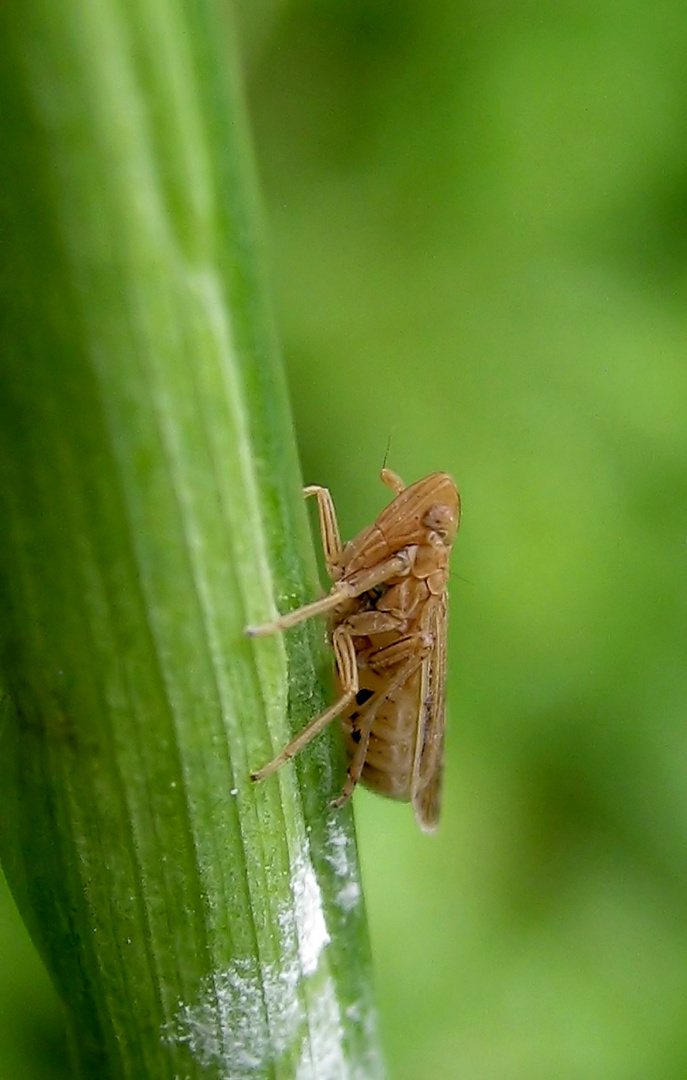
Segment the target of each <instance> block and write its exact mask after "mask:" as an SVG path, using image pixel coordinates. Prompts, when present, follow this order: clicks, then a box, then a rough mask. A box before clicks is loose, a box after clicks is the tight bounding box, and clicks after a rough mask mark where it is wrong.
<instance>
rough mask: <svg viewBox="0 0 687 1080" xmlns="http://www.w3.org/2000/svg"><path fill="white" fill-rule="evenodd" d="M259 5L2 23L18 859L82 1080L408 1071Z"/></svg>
mask: <svg viewBox="0 0 687 1080" xmlns="http://www.w3.org/2000/svg"><path fill="white" fill-rule="evenodd" d="M226 14H227V13H226V10H225V5H224V4H223V3H220V2H219V0H197V2H196V3H189V4H187V5H181V4H177V3H174V2H172V0H142V2H140V3H138V4H133V3H126V2H124V0H59V2H57V0H37V2H36V3H35V4H32V5H31V8H30V9H28V10H27V9H21V8H20V7H19V5H18V4H16V3H10V4H8V5H5V6H4V8H3V11H2V14H0V39H1V43H0V109H1V112H2V116H3V129H4V134H5V139H4V146H3V153H2V155H0V218H1V219H2V224H1V229H2V235H3V236H4V237H5V239H6V243H5V245H4V253H3V262H2V267H1V269H0V274H1V281H2V292H3V300H2V338H1V341H2V365H1V369H0V513H1V515H2V518H1V520H2V528H1V529H0V590H1V593H2V613H3V617H2V629H1V631H0V634H1V638H0V641H1V648H2V654H1V657H0V664H1V667H0V679H1V680H2V684H3V687H4V690H5V691H6V696H5V698H4V700H3V705H2V718H1V720H0V759H1V762H2V789H1V794H0V844H1V850H2V857H3V865H4V868H5V872H6V875H7V878H8V881H9V883H10V886H11V888H12V890H13V893H14V895H15V898H16V900H17V903H18V905H19V907H20V910H21V912H22V914H23V916H24V918H25V920H26V921H27V924H28V925H29V927H30V930H31V933H32V935H33V938H34V940H35V942H36V944H37V946H38V947H39V950H40V952H41V954H42V956H43V958H44V960H45V962H46V964H47V965H48V968H49V970H50V972H51V975H52V977H53V979H54V981H55V984H56V986H57V988H58V991H59V993H60V995H61V997H62V999H63V1001H64V1002H65V1005H66V1010H67V1014H68V1021H69V1030H70V1042H71V1045H72V1048H73V1057H74V1062H75V1069H77V1070H78V1071H79V1073H80V1075H82V1076H84V1077H89V1078H91V1077H94V1076H98V1077H103V1078H107V1077H112V1078H119V1077H131V1078H142V1077H154V1078H155V1080H164V1078H167V1077H169V1078H170V1080H171V1078H172V1077H176V1076H184V1077H196V1076H198V1077H199V1076H203V1077H212V1076H216V1077H231V1078H232V1080H240V1078H242V1077H248V1076H250V1077H261V1076H265V1077H280V1078H281V1077H284V1078H288V1077H296V1076H297V1077H298V1078H299V1080H306V1078H310V1077H312V1078H315V1077H317V1080H327V1078H329V1077H332V1078H334V1077H344V1076H359V1077H374V1076H378V1075H380V1073H381V1066H380V1065H379V1057H378V1052H377V1048H376V1042H375V1035H374V1021H373V1012H372V1006H371V994H370V987H369V977H370V976H369V956H368V947H367V939H366V931H365V925H364V913H363V908H362V898H361V894H360V885H359V877H358V871H357V863H356V856H355V841H354V834H353V825H352V818H351V814H350V811H349V810H346V811H344V812H340V813H334V812H332V811H331V810H330V808H329V800H330V798H331V797H332V795H333V794H334V793H336V792H337V790H338V787H339V785H340V782H341V774H342V761H341V751H340V749H338V750H337V748H336V747H337V743H336V740H335V738H334V736H333V735H332V734H330V735H329V736H325V737H324V738H323V739H322V740H320V742H319V744H318V745H317V746H316V747H314V748H313V749H312V751H308V752H306V754H305V755H304V761H303V762H302V763H298V765H297V766H296V768H294V767H293V766H289V767H287V768H285V769H284V770H282V772H281V773H280V774H279V776H278V777H274V778H272V779H270V780H269V781H266V782H265V783H264V784H263V785H261V786H260V787H258V788H255V787H254V786H252V785H251V784H250V781H249V779H248V774H249V771H250V769H251V768H255V767H257V766H259V765H260V764H262V763H264V761H265V760H266V759H267V758H268V757H269V756H270V754H271V751H272V748H273V747H274V746H276V745H278V744H279V743H281V742H282V741H284V740H285V739H286V738H287V736H288V732H289V730H290V729H291V725H293V726H298V725H299V724H301V723H302V722H304V721H305V720H306V719H307V718H308V717H309V716H311V715H312V714H313V713H314V712H315V711H316V710H317V709H319V708H320V707H321V705H322V701H323V694H322V687H321V683H322V675H323V672H324V671H325V665H326V654H325V653H324V649H323V635H322V627H321V626H317V627H305V628H302V629H301V630H298V631H294V632H293V633H292V634H291V635H289V636H288V639H286V640H282V639H281V638H275V639H270V640H265V641H260V642H251V641H248V640H247V639H245V638H244V636H243V633H242V630H243V627H244V626H245V625H246V623H247V622H256V621H259V620H261V619H264V618H266V617H269V616H270V615H271V614H272V613H273V610H274V604H275V603H277V604H278V605H280V606H287V605H288V606H290V605H293V604H296V603H298V602H300V601H301V600H303V599H305V598H309V597H310V596H312V595H313V590H314V589H315V588H316V584H315V581H314V575H313V563H312V556H311V554H310V552H309V549H308V543H309V541H308V539H307V529H306V518H305V511H304V508H303V505H302V502H301V499H300V493H299V488H300V484H301V480H300V476H299V470H298V464H297V457H296V451H295V444H294V438H293V432H292V427H291V418H290V413H289V408H288V403H287V397H286V392H285V384H284V377H283V373H282V369H281V366H280V363H279V358H278V355H277V350H276V345H275V339H274V334H273V331H272V326H271V322H270V317H269V312H268V310H267V308H266V305H265V300H264V285H263V282H262V279H261V272H260V259H259V258H258V257H256V230H255V220H256V218H255V206H254V203H255V195H254V181H253V177H252V173H251V167H250V155H249V153H248V151H247V139H246V134H245V123H244V114H243V109H242V104H241V98H240V92H239V87H238V80H237V72H236V67H237V65H236V52H235V49H234V46H233V43H232V38H231V27H228V26H227V25H226V24H225V19H226ZM297 775H298V779H299V780H300V783H297Z"/></svg>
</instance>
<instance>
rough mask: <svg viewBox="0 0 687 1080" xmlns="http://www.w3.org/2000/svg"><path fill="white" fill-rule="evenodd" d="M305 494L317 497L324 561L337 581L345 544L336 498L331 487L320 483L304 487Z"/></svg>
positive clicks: (332, 577) (333, 578) (307, 496)
mask: <svg viewBox="0 0 687 1080" xmlns="http://www.w3.org/2000/svg"><path fill="white" fill-rule="evenodd" d="M303 494H304V496H305V497H306V499H308V498H310V496H311V495H314V496H315V497H316V499H317V512H318V515H319V518H320V535H321V536H322V549H323V551H324V561H325V565H326V567H327V573H328V574H329V576H330V578H331V579H332V581H336V579H337V578H338V577H340V576H341V573H340V567H341V556H342V554H343V544H342V543H341V534H340V532H339V522H338V521H337V518H336V510H335V509H334V500H333V499H332V496H331V492H330V491H329V488H325V487H320V486H319V484H311V485H310V486H309V487H306V488H303Z"/></svg>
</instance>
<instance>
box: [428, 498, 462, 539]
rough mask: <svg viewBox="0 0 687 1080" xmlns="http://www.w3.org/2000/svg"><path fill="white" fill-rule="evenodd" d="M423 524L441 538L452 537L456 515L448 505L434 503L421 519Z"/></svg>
mask: <svg viewBox="0 0 687 1080" xmlns="http://www.w3.org/2000/svg"><path fill="white" fill-rule="evenodd" d="M422 523H423V525H426V527H427V528H428V529H431V530H432V531H433V532H435V533H437V534H438V535H439V536H440V537H441V539H442V540H447V539H448V538H449V537H451V538H452V537H453V536H454V535H455V531H456V524H457V522H456V516H455V514H454V513H453V511H452V510H451V508H450V507H449V506H444V504H443V503H434V505H433V506H430V508H429V510H428V511H427V513H426V514H425V516H424V518H423V519H422Z"/></svg>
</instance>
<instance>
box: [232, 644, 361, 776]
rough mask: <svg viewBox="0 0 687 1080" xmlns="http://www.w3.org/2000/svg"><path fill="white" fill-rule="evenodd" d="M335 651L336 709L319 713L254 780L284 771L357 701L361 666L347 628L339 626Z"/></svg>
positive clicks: (257, 773)
mask: <svg viewBox="0 0 687 1080" xmlns="http://www.w3.org/2000/svg"><path fill="white" fill-rule="evenodd" d="M332 648H333V650H334V656H335V659H336V671H337V674H338V677H339V683H340V685H341V695H340V696H339V697H338V698H337V700H336V701H335V702H334V704H333V705H330V706H329V708H328V709H325V711H324V712H323V713H320V715H319V716H316V717H315V719H314V720H311V721H310V723H309V724H307V725H306V726H305V727H304V728H303V730H302V731H300V732H299V733H298V735H296V737H295V739H292V740H291V742H290V743H289V744H288V745H287V746H285V747H284V749H283V750H282V751H281V752H280V753H279V754H277V756H276V757H275V758H273V759H272V761H270V762H269V763H268V764H267V765H265V766H264V768H262V769H259V770H258V771H257V772H254V773H251V777H250V778H251V780H264V779H265V777H266V776H270V775H271V773H273V772H276V771H277V769H279V768H281V766H282V765H284V764H285V763H286V762H287V761H289V760H290V759H291V758H292V757H295V755H296V754H297V753H298V752H299V751H300V750H302V749H303V747H304V746H307V745H308V743H309V742H310V741H311V740H312V739H314V738H315V736H316V735H319V733H320V732H321V731H324V729H325V728H326V727H327V725H328V724H331V722H332V720H335V719H336V717H337V716H340V715H341V713H343V712H345V711H346V709H347V708H348V706H349V705H350V704H351V703H352V702H353V701H354V699H355V695H356V694H357V693H358V690H359V683H358V665H357V662H356V655H355V646H354V645H353V638H352V637H351V634H350V632H349V631H348V630H347V628H346V627H345V626H338V627H337V628H336V630H335V631H334V633H333V634H332Z"/></svg>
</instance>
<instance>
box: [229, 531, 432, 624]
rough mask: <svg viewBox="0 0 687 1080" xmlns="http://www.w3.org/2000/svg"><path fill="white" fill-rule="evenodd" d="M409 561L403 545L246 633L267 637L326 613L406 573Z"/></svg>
mask: <svg viewBox="0 0 687 1080" xmlns="http://www.w3.org/2000/svg"><path fill="white" fill-rule="evenodd" d="M410 565H411V558H410V555H409V554H408V551H407V550H406V549H403V550H402V551H399V553H398V555H393V556H392V557H391V558H390V559H385V560H384V561H383V562H380V563H377V565H376V566H371V567H369V569H364V570H358V572H357V573H355V574H351V576H350V577H348V578H344V579H343V581H339V582H337V584H336V585H335V586H334V588H333V589H332V590H331V592H330V593H328V594H327V596H323V597H322V599H321V600H314V601H313V602H312V604H304V605H303V607H299V608H296V609H295V610H294V611H288V612H287V613H286V615H281V616H280V617H279V618H278V619H275V620H274V622H269V623H264V624H263V625H262V626H247V627H246V629H245V634H246V636H247V637H265V636H266V635H267V634H275V633H276V632H277V630H288V629H289V628H290V627H291V626H296V624H297V623H300V622H304V621H305V620H306V619H311V618H312V617H313V615H323V614H324V613H325V612H327V611H331V610H332V608H335V607H338V606H339V604H343V603H344V602H345V601H346V600H351V599H352V598H353V597H355V596H360V594H361V593H364V592H367V591H368V589H374V587H375V585H381V584H382V582H384V581H388V579H389V578H392V577H396V576H398V575H399V574H406V573H407V572H408V569H409V567H410Z"/></svg>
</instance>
